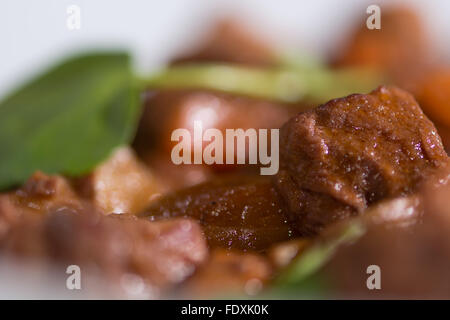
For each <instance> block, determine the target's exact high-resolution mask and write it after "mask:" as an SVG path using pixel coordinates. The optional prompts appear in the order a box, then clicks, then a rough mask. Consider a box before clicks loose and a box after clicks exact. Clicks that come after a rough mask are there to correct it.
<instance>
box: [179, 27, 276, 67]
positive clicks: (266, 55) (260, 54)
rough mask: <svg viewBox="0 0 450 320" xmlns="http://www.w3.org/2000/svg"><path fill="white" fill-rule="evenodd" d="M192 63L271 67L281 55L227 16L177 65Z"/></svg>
mask: <svg viewBox="0 0 450 320" xmlns="http://www.w3.org/2000/svg"><path fill="white" fill-rule="evenodd" d="M190 62H233V63H239V64H245V65H252V66H270V65H274V64H275V63H276V62H277V57H276V54H275V52H274V51H273V50H272V48H271V47H270V45H269V44H268V43H265V42H264V41H263V40H262V39H260V38H259V37H258V36H257V35H256V34H253V33H252V32H251V31H250V30H249V29H248V28H247V27H246V26H244V25H242V24H240V23H238V22H237V21H234V20H231V19H224V20H221V21H219V22H218V23H217V24H216V26H215V27H214V29H213V30H212V31H211V32H210V34H209V37H208V38H207V39H206V41H205V43H204V44H202V45H201V47H200V48H196V49H195V50H194V52H192V53H190V54H188V55H186V56H182V57H180V58H176V59H175V61H174V64H181V63H190Z"/></svg>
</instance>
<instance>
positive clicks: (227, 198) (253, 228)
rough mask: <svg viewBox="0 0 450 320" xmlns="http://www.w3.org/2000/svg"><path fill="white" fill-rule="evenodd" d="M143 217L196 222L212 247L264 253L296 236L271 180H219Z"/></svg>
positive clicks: (164, 201)
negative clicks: (185, 218)
mask: <svg viewBox="0 0 450 320" xmlns="http://www.w3.org/2000/svg"><path fill="white" fill-rule="evenodd" d="M140 216H142V217H147V219H150V220H159V219H164V218H172V217H189V218H193V219H196V220H198V221H199V222H200V224H201V226H202V228H203V231H204V232H205V235H206V238H207V239H208V243H209V245H210V246H211V247H221V248H235V249H241V250H264V249H266V248H267V247H268V246H269V245H271V244H272V243H275V242H279V241H284V240H287V239H289V238H290V237H291V236H292V235H293V232H292V230H291V229H290V226H289V225H288V223H287V221H286V209H285V207H284V205H283V203H282V201H281V199H280V197H279V196H278V194H277V192H276V191H275V189H274V188H273V186H272V184H271V181H270V179H269V178H267V177H245V176H237V177H232V178H230V177H228V178H223V179H215V180H212V181H210V182H206V183H203V184H200V185H198V186H194V187H191V188H187V189H183V190H180V191H178V192H175V193H173V194H169V195H167V196H164V197H162V198H160V199H158V200H157V201H155V202H153V203H152V205H151V206H150V207H149V208H148V209H147V210H145V212H144V213H143V214H141V215H140Z"/></svg>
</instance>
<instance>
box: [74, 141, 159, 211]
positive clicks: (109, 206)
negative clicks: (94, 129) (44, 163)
mask: <svg viewBox="0 0 450 320" xmlns="http://www.w3.org/2000/svg"><path fill="white" fill-rule="evenodd" d="M75 185H76V187H77V188H76V189H77V191H78V192H79V193H80V194H81V195H82V196H83V198H85V199H88V200H90V201H92V202H93V203H94V205H95V206H96V207H97V208H98V209H100V211H102V212H103V213H105V214H110V213H131V214H135V213H138V212H140V211H142V210H143V209H145V207H147V206H148V205H149V203H150V201H151V199H152V198H153V197H155V196H157V195H158V194H159V188H160V187H159V183H158V181H156V179H155V177H154V176H153V174H152V172H151V171H150V170H149V168H147V167H146V166H145V165H144V164H143V163H141V162H140V161H139V160H138V159H137V158H136V155H135V154H134V152H133V151H132V150H131V149H130V148H128V147H123V148H119V149H118V150H116V151H115V152H114V153H113V155H112V156H111V157H110V158H109V159H108V160H106V161H105V162H104V163H102V164H100V165H99V166H97V168H95V170H94V171H93V172H92V173H90V174H89V175H88V176H86V177H82V178H78V179H76V183H75Z"/></svg>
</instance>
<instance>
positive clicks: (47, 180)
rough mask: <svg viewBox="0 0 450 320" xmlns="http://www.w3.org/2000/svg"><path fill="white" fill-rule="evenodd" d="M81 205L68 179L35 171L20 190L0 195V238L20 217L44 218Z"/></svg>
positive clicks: (81, 202)
mask: <svg viewBox="0 0 450 320" xmlns="http://www.w3.org/2000/svg"><path fill="white" fill-rule="evenodd" d="M82 206H83V201H82V200H81V199H80V198H79V197H78V195H77V194H76V193H75V191H74V190H73V189H72V186H71V185H70V183H69V181H68V180H67V179H65V178H64V177H61V176H57V175H54V176H48V175H46V174H44V173H42V172H36V173H34V174H33V175H32V176H31V177H30V178H29V179H28V180H27V181H26V182H25V183H24V185H23V186H22V187H20V188H19V189H17V190H15V191H11V192H9V193H4V194H1V195H0V239H1V238H2V236H4V235H5V234H6V232H7V231H8V230H9V228H10V227H11V226H12V225H14V224H16V223H17V222H19V221H20V219H21V217H22V216H26V215H36V216H37V217H43V216H45V215H46V214H47V212H48V211H51V210H54V209H55V208H61V207H67V208H73V209H80V208H82Z"/></svg>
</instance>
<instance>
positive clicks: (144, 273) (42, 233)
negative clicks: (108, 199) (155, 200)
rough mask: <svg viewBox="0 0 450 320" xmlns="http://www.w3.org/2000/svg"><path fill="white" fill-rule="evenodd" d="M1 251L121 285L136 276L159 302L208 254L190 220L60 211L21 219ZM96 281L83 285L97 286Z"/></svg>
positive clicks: (199, 233)
mask: <svg viewBox="0 0 450 320" xmlns="http://www.w3.org/2000/svg"><path fill="white" fill-rule="evenodd" d="M1 250H2V253H4V254H5V253H6V254H10V255H12V256H18V257H21V258H28V259H30V260H33V259H38V260H39V261H48V262H51V263H52V265H54V266H56V265H60V266H61V267H63V268H64V270H65V268H66V267H67V266H68V265H78V266H80V268H81V269H82V270H83V272H86V273H87V274H89V273H91V272H92V273H94V272H95V271H96V270H97V271H100V275H101V277H102V278H105V279H107V280H108V281H109V282H111V283H115V284H117V287H118V288H120V286H121V284H122V280H123V279H124V277H125V278H127V277H130V275H131V276H133V277H135V278H136V277H137V278H138V279H139V280H140V281H142V282H143V283H145V285H146V286H147V287H148V288H150V289H151V290H150V291H151V292H152V293H153V294H154V296H151V298H157V297H158V296H159V295H160V294H163V293H164V291H165V290H167V289H169V288H171V287H173V286H174V285H176V284H179V283H180V282H182V281H183V280H185V279H186V278H187V277H189V276H190V275H192V273H193V272H194V270H195V268H196V267H197V266H198V265H200V264H201V263H203V262H204V261H205V260H206V258H207V255H208V251H207V246H206V241H205V239H204V237H203V235H202V232H201V229H200V227H199V226H198V225H197V224H196V223H195V222H194V221H191V220H188V219H174V220H170V221H161V222H149V221H146V220H142V219H137V218H136V217H135V216H132V215H129V216H127V215H111V216H103V215H102V214H101V213H98V212H96V211H85V212H77V211H73V210H69V209H67V208H66V209H64V208H62V209H60V210H56V211H54V212H53V213H51V214H49V216H48V217H47V218H45V219H39V220H36V219H22V220H21V222H20V223H19V224H17V225H16V226H14V227H13V228H11V230H10V232H9V233H8V236H7V237H6V239H5V240H4V241H3V243H2V246H1ZM94 285H95V283H84V284H83V286H84V287H86V288H87V289H89V287H91V288H93V286H94Z"/></svg>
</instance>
